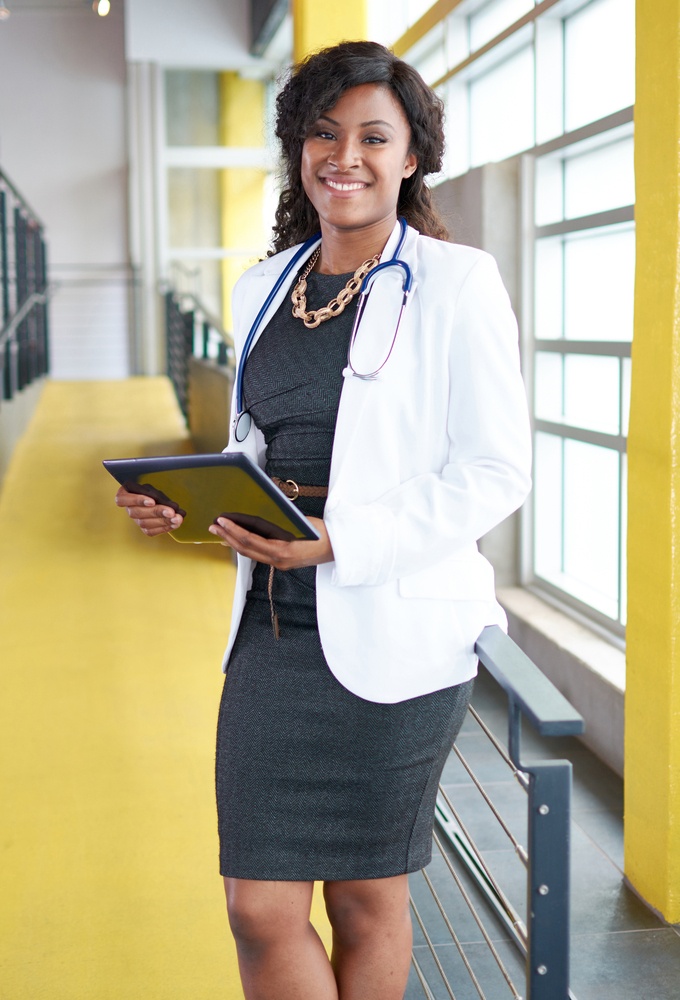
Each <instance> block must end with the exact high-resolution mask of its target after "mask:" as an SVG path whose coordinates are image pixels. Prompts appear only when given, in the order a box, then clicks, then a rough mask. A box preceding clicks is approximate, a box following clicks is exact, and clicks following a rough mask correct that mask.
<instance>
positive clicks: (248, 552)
mask: <svg viewBox="0 0 680 1000" xmlns="http://www.w3.org/2000/svg"><path fill="white" fill-rule="evenodd" d="M208 530H209V531H210V532H211V533H212V534H213V535H218V536H219V537H220V538H222V539H223V540H224V541H225V542H226V543H227V544H228V545H230V546H231V547H232V548H233V549H234V550H235V551H236V552H239V553H240V554H241V555H244V556H249V557H250V558H251V559H257V561H258V562H266V563H269V564H271V565H274V564H276V563H277V562H278V560H279V559H280V557H281V555H282V554H283V552H284V551H285V547H286V546H288V545H289V544H290V543H289V542H282V541H280V540H279V539H277V538H263V537H262V536H261V535H256V534H255V532H253V531H248V529H247V528H244V527H242V526H241V525H240V524H235V523H234V522H233V521H230V520H229V519H228V518H226V517H219V518H218V519H217V521H216V522H215V524H212V525H211V526H210V528H209V529H208Z"/></svg>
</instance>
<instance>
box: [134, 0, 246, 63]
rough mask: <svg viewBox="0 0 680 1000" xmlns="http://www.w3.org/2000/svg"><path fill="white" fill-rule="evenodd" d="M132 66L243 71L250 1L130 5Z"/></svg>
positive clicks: (159, 0)
mask: <svg viewBox="0 0 680 1000" xmlns="http://www.w3.org/2000/svg"><path fill="white" fill-rule="evenodd" d="M125 12H126V26H125V39H126V41H125V48H126V53H127V58H128V61H129V62H156V63H159V64H160V65H161V66H169V67H175V68H182V67H189V68H192V69H218V70H226V69H242V68H243V67H245V66H253V67H257V66H258V65H261V62H259V61H258V60H255V59H253V58H252V56H250V55H249V53H248V49H249V47H250V3H249V2H248V0H125Z"/></svg>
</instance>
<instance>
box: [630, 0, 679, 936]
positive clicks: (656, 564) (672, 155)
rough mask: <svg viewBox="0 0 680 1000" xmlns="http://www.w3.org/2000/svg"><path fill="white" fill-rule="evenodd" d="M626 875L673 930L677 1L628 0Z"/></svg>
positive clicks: (676, 883)
mask: <svg viewBox="0 0 680 1000" xmlns="http://www.w3.org/2000/svg"><path fill="white" fill-rule="evenodd" d="M635 171H636V187H637V191H636V209H635V216H636V223H637V268H636V276H635V336H634V340H633V362H632V373H633V374H632V399H631V422H630V435H629V438H628V456H629V458H628V461H629V528H628V554H629V555H628V558H629V562H628V595H629V609H630V610H629V623H628V634H627V661H628V662H627V682H626V757H625V761H626V764H625V767H626V770H625V778H626V781H625V870H626V875H627V877H628V878H629V880H630V882H631V883H632V885H633V886H634V887H635V889H636V890H637V891H638V892H639V893H640V894H641V895H642V896H643V897H644V898H645V899H646V900H647V901H648V902H649V903H650V904H651V905H652V906H654V907H655V908H656V909H657V910H659V911H660V912H661V913H662V914H663V916H664V917H665V918H666V919H667V920H669V921H672V922H677V921H680V433H679V432H680V428H679V426H678V422H679V420H680V254H679V252H678V248H679V245H680V232H679V229H680V227H679V222H678V220H679V218H680V0H638V3H637V100H636V105H635Z"/></svg>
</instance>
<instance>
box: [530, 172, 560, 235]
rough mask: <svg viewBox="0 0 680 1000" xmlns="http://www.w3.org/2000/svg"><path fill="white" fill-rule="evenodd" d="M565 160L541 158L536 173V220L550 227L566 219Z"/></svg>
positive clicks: (539, 224) (540, 224)
mask: <svg viewBox="0 0 680 1000" xmlns="http://www.w3.org/2000/svg"><path fill="white" fill-rule="evenodd" d="M563 170H564V160H563V159H562V158H561V157H558V156H540V157H539V158H538V159H537V160H536V171H535V220H536V225H537V226H548V225H550V223H551V222H561V221H562V220H563V219H564V204H563V197H564V173H563Z"/></svg>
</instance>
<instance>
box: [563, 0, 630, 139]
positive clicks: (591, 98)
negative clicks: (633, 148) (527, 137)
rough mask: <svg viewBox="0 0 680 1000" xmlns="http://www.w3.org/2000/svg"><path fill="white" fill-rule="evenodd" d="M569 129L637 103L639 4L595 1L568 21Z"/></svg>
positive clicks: (604, 0)
mask: <svg viewBox="0 0 680 1000" xmlns="http://www.w3.org/2000/svg"><path fill="white" fill-rule="evenodd" d="M564 46H565V67H564V69H565V129H566V131H571V130H572V129H575V128H578V127H579V126H580V125H585V124H586V123H587V122H592V121H596V120H597V119H598V118H603V117H604V116H605V115H608V114H611V113H612V112H613V111H618V110H619V109H620V108H626V107H628V106H629V105H631V104H633V103H634V101H635V0H595V2H593V3H590V4H588V5H587V6H586V7H584V8H583V9H582V10H580V11H578V12H577V13H576V14H573V15H572V16H571V17H569V18H567V19H566V20H565V37H564Z"/></svg>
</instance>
